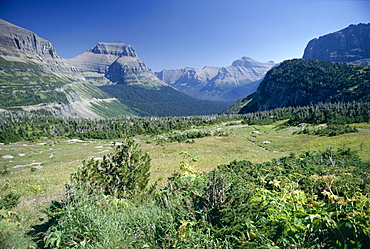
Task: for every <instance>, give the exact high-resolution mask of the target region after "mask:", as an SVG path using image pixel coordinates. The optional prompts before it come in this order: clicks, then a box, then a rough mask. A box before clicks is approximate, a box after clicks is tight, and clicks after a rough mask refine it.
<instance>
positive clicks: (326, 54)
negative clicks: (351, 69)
mask: <svg viewBox="0 0 370 249" xmlns="http://www.w3.org/2000/svg"><path fill="white" fill-rule="evenodd" d="M303 59H316V60H323V61H331V62H346V63H350V64H354V65H358V66H370V23H368V24H364V23H360V24H357V25H350V26H348V27H347V28H345V29H342V30H339V31H337V32H334V33H330V34H327V35H324V36H321V37H319V38H315V39H312V40H311V41H310V42H309V43H308V44H307V46H306V48H305V50H304V54H303Z"/></svg>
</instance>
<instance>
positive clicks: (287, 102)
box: [225, 59, 370, 113]
mask: <svg viewBox="0 0 370 249" xmlns="http://www.w3.org/2000/svg"><path fill="white" fill-rule="evenodd" d="M369 77H370V70H369V69H368V68H367V67H359V66H352V65H346V64H342V63H332V62H326V61H318V60H297V59H296V60H288V61H284V62H282V63H281V64H280V65H279V66H277V67H275V68H272V69H271V70H270V71H268V72H267V74H266V76H265V78H264V79H263V81H262V82H261V83H260V85H259V87H258V89H257V91H256V92H255V93H253V94H251V95H249V96H248V97H246V98H243V99H240V100H238V101H237V102H236V103H235V104H234V105H233V106H232V107H231V108H229V109H228V110H226V111H225V113H248V112H255V111H264V110H271V109H274V108H278V107H295V106H307V105H311V104H318V103H321V102H322V103H325V102H335V101H343V102H350V101H369V100H370V92H369V87H368V85H369V83H370V82H369Z"/></svg>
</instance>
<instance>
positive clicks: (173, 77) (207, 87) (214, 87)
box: [156, 57, 275, 101]
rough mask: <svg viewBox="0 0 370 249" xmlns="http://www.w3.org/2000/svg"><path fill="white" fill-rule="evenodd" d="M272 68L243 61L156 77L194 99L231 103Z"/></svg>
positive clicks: (169, 71)
mask: <svg viewBox="0 0 370 249" xmlns="http://www.w3.org/2000/svg"><path fill="white" fill-rule="evenodd" d="M274 65H275V63H274V62H272V61H269V62H266V63H262V62H258V61H255V60H253V59H251V58H249V57H243V58H241V59H239V60H236V61H234V62H233V63H232V65H231V66H227V67H204V68H203V69H194V68H184V69H174V70H162V71H161V72H159V73H156V74H157V77H158V78H159V79H161V80H163V81H164V82H166V83H167V84H169V85H171V86H173V87H175V88H176V89H178V90H180V91H182V92H184V93H186V94H189V95H190V96H193V97H195V98H198V99H206V100H224V101H234V100H236V99H239V98H242V97H245V96H247V95H249V94H251V93H253V92H254V91H255V90H256V89H257V86H258V84H259V82H260V81H261V79H262V78H263V77H264V75H265V74H266V72H267V71H268V70H269V69H270V68H271V67H273V66H274Z"/></svg>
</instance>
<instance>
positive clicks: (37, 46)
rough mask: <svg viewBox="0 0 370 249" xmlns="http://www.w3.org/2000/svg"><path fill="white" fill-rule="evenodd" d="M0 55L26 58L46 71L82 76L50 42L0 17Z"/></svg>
mask: <svg viewBox="0 0 370 249" xmlns="http://www.w3.org/2000/svg"><path fill="white" fill-rule="evenodd" d="M0 34H1V35H0V44H1V46H0V55H1V56H8V57H18V58H19V59H20V60H22V59H28V60H32V61H33V62H35V63H37V64H39V65H40V66H42V67H43V68H44V70H46V71H50V72H55V73H64V74H71V75H73V76H74V77H79V78H80V79H81V78H82V77H81V75H79V74H78V73H77V70H76V68H74V67H73V66H72V65H70V64H69V63H68V62H67V61H66V60H65V59H63V58H61V57H59V56H58V54H57V53H56V50H55V48H54V47H53V46H52V44H51V43H50V42H49V41H47V40H45V39H43V38H40V37H39V36H38V35H36V34H35V33H34V32H32V31H29V30H26V29H23V28H21V27H18V26H16V25H14V24H11V23H9V22H6V21H4V20H2V19H0Z"/></svg>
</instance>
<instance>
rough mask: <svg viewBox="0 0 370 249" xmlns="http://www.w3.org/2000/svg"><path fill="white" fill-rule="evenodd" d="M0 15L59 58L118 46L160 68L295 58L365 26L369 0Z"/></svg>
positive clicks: (3, 1)
mask: <svg viewBox="0 0 370 249" xmlns="http://www.w3.org/2000/svg"><path fill="white" fill-rule="evenodd" d="M0 18H1V19H4V20H6V21H8V22H11V23H13V24H16V25H18V26H21V27H23V28H26V29H28V30H31V31H33V32H35V33H37V34H38V35H39V36H40V37H42V38H45V39H47V40H49V41H50V42H52V44H53V45H54V47H55V48H56V49H57V53H58V54H59V55H60V56H61V57H63V58H71V57H75V56H77V55H79V54H81V53H83V52H84V51H86V50H87V49H89V48H91V47H94V46H95V44H96V43H97V42H99V41H104V42H114V41H122V42H124V43H126V44H130V45H132V46H133V47H134V49H135V50H136V52H137V54H138V56H139V58H140V59H142V60H143V61H144V62H145V63H146V64H147V65H148V66H149V67H150V68H151V69H152V70H153V71H160V70H161V69H172V68H183V67H186V66H190V67H195V68H202V67H204V66H228V65H230V64H231V63H232V61H234V60H236V59H239V58H241V57H242V56H248V57H251V58H253V59H255V60H258V61H262V62H265V61H269V60H273V61H275V62H280V61H283V60H285V59H290V58H300V57H302V55H303V50H304V48H305V46H306V45H307V43H308V41H309V40H311V39H312V38H315V37H319V36H321V35H325V34H327V33H331V32H334V31H338V30H340V29H343V28H345V27H347V26H348V25H350V24H357V23H370V1H369V0H363V1H355V0H331V1H329V0H327V1H319V0H147V1H145V0H97V1H96V0H89V1H87V0H86V1H85V0H0Z"/></svg>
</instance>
